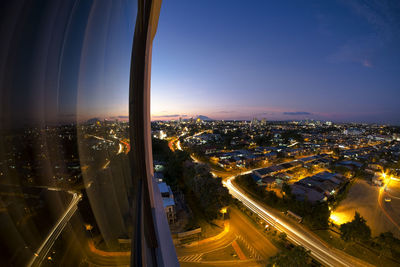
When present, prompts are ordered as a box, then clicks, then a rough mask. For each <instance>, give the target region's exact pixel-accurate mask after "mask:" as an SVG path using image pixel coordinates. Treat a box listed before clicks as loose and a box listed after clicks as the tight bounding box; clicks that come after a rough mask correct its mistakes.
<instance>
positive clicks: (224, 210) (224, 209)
mask: <svg viewBox="0 0 400 267" xmlns="http://www.w3.org/2000/svg"><path fill="white" fill-rule="evenodd" d="M219 212H221V213H222V216H223V220H225V213H227V208H226V207H225V208H222V209H221V210H220V211H219Z"/></svg>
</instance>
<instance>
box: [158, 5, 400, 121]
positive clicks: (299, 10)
mask: <svg viewBox="0 0 400 267" xmlns="http://www.w3.org/2000/svg"><path fill="white" fill-rule="evenodd" d="M399 100H400V2H398V1H222V0H219V1H205V0H203V1H184V0H182V1H178V0H174V1H163V5H162V9H161V15H160V21H159V25H158V32H157V36H156V38H155V41H154V47H153V63H152V115H153V119H168V118H176V117H177V115H179V116H182V117H191V116H193V115H196V114H201V115H206V116H208V117H211V118H214V119H251V118H253V117H256V118H258V119H261V118H266V119H267V120H288V119H306V118H309V119H323V120H333V121H338V122H340V121H356V122H379V123H394V124H400V103H399V102H400V101H399Z"/></svg>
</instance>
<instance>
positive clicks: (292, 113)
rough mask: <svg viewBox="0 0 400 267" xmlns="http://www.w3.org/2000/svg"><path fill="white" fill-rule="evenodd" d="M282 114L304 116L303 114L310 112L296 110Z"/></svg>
mask: <svg viewBox="0 0 400 267" xmlns="http://www.w3.org/2000/svg"><path fill="white" fill-rule="evenodd" d="M283 115H290V116H302V115H303V116H304V115H312V113H310V112H305V111H296V112H283Z"/></svg>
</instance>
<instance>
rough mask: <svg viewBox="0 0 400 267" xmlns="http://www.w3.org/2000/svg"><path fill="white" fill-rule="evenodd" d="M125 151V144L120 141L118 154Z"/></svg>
mask: <svg viewBox="0 0 400 267" xmlns="http://www.w3.org/2000/svg"><path fill="white" fill-rule="evenodd" d="M123 151H124V146H123V145H122V144H121V143H119V149H118V152H117V155H118V154H121V153H122V152H123Z"/></svg>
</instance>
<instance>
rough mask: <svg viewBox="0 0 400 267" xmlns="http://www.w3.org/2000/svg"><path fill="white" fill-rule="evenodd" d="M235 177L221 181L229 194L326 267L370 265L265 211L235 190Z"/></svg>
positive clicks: (281, 217)
mask: <svg viewBox="0 0 400 267" xmlns="http://www.w3.org/2000/svg"><path fill="white" fill-rule="evenodd" d="M235 178H236V176H233V177H230V178H228V179H227V180H226V181H223V184H224V185H225V186H226V187H227V188H228V190H229V192H230V193H231V194H232V196H234V197H235V198H237V199H238V200H240V201H241V202H242V203H243V204H244V205H245V206H246V207H247V208H249V209H250V210H252V211H253V212H254V213H256V214H257V215H258V216H259V217H260V218H262V219H263V220H264V221H266V222H267V223H269V224H270V225H272V226H274V227H275V228H276V229H277V230H279V231H281V232H285V233H286V234H287V238H288V240H290V241H291V242H293V243H295V244H298V245H301V246H303V247H304V248H306V249H308V250H310V251H311V255H312V256H313V257H314V258H315V259H317V260H318V261H319V262H321V263H322V264H324V265H327V266H335V267H336V266H369V265H370V264H368V263H365V262H362V261H361V260H358V259H356V258H353V257H352V256H350V255H348V254H345V253H344V252H341V251H339V250H337V249H334V248H330V247H328V246H327V245H326V244H324V243H323V242H322V241H321V240H319V239H318V238H317V237H314V236H313V235H312V234H310V233H309V232H307V231H306V230H305V229H302V228H301V227H299V226H296V225H293V224H292V223H291V222H289V220H286V219H285V218H284V217H283V216H280V215H278V214H277V212H275V211H270V210H267V209H266V208H265V207H264V206H262V205H260V204H259V203H257V202H256V201H254V200H252V199H251V198H250V197H248V196H247V195H246V194H244V193H243V192H242V191H241V190H240V189H239V188H237V187H236V186H235V185H234V184H233V183H232V180H233V179H235Z"/></svg>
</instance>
